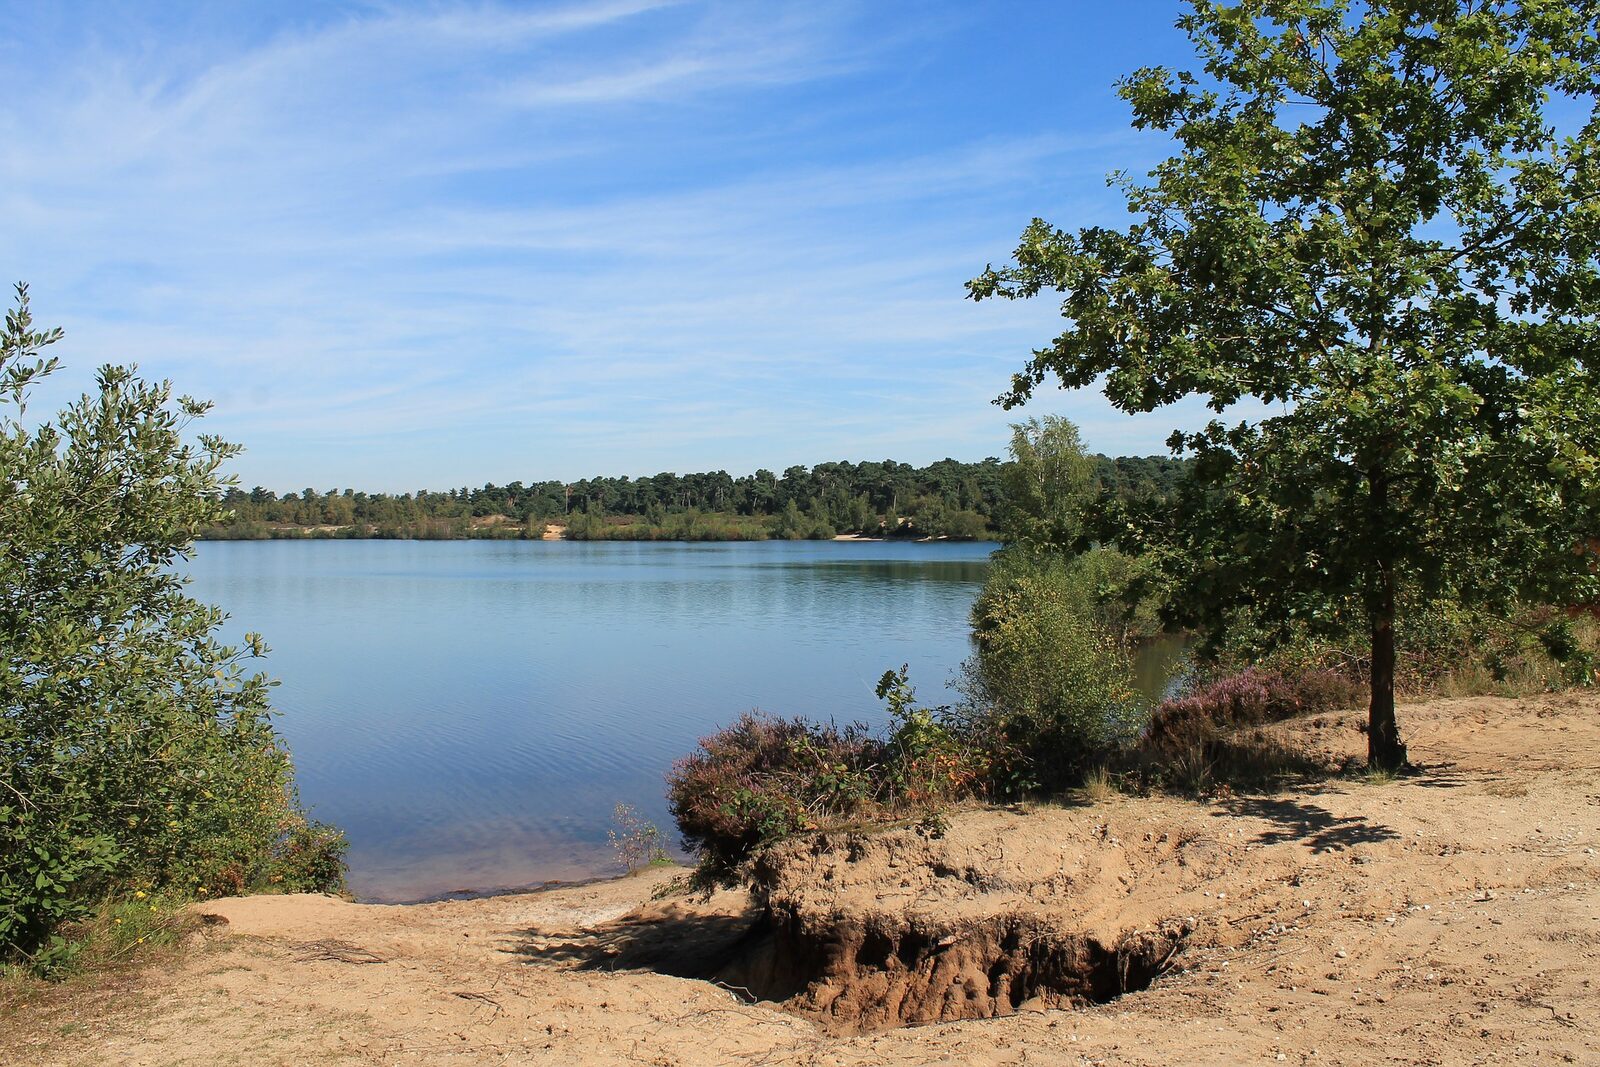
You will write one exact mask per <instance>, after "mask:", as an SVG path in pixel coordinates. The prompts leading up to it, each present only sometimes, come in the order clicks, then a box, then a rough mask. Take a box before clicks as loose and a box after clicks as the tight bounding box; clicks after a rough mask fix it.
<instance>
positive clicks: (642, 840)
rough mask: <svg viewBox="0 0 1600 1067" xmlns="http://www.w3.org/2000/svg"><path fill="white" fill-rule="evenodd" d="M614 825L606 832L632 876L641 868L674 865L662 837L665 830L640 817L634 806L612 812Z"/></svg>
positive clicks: (613, 848) (615, 809)
mask: <svg viewBox="0 0 1600 1067" xmlns="http://www.w3.org/2000/svg"><path fill="white" fill-rule="evenodd" d="M611 821H612V823H613V824H614V825H613V827H612V828H611V829H610V830H607V831H606V837H608V838H609V839H610V841H611V848H612V850H613V851H615V852H616V854H617V862H618V863H620V864H622V866H623V868H624V869H626V870H627V872H628V873H629V874H632V873H633V872H634V871H637V870H638V869H639V868H641V867H650V866H654V865H656V864H659V863H667V862H670V859H671V857H669V856H668V855H667V846H666V845H665V844H664V843H663V841H662V837H661V828H660V827H659V826H657V825H656V824H655V823H653V822H651V821H650V820H648V819H646V818H645V817H644V816H642V815H640V814H639V812H638V811H637V810H636V809H635V808H634V806H633V805H632V804H618V805H617V806H616V807H615V808H613V809H611Z"/></svg>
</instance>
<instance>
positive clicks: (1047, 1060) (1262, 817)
mask: <svg viewBox="0 0 1600 1067" xmlns="http://www.w3.org/2000/svg"><path fill="white" fill-rule="evenodd" d="M1597 712H1600V696H1596V695H1594V694H1581V695H1562V696H1555V697H1545V698H1535V699H1529V700H1521V701H1514V700H1504V699H1495V698H1468V699H1459V700H1449V701H1437V702H1433V703H1430V704H1425V705H1415V706H1411V707H1407V708H1403V709H1402V727H1403V728H1404V729H1405V730H1406V740H1407V742H1408V743H1409V745H1410V749H1411V753H1412V758H1413V759H1417V760H1419V761H1421V762H1422V763H1423V764H1424V765H1425V766H1424V770H1423V773H1421V774H1419V775H1417V776H1415V777H1411V778H1403V779H1399V780H1395V781H1389V782H1370V783H1369V782H1365V781H1358V780H1336V781H1329V782H1324V783H1321V784H1316V785H1311V786H1304V787H1299V788H1296V789H1292V790H1285V791H1282V792H1277V793H1271V794H1263V795H1239V796H1224V797H1221V798H1219V799H1216V800H1214V801H1210V802H1206V803H1194V802H1186V801H1180V800H1169V799H1146V800H1141V799H1132V798H1116V799H1112V800H1109V801H1105V802H1102V803H1098V804H1094V805H1086V806H1082V807H1053V806H1047V807H1035V808H1031V809H1028V810H1019V811H993V810H991V811H975V812H968V813H963V814H961V815H959V816H956V817H955V818H953V819H952V821H951V825H950V827H949V830H948V832H947V833H946V834H945V835H944V836H943V837H941V838H928V837H925V836H923V835H920V834H918V833H917V832H915V831H913V830H904V831H896V832H892V833H884V834H878V835H875V836H865V835H850V834H835V835H830V836H827V837H824V838H818V839H811V840H805V841H797V842H793V843H791V844H789V845H787V846H786V847H785V848H783V849H782V850H780V851H779V852H778V853H776V854H775V855H773V856H772V857H770V858H769V859H768V861H767V862H766V863H764V864H763V865H762V868H761V874H762V877H763V879H764V886H765V890H766V892H767V893H768V894H769V895H770V900H771V903H772V908H773V910H772V918H771V920H770V921H766V922H756V921H755V912H754V909H752V908H751V907H750V905H749V900H748V898H746V897H745V896H743V895H740V894H733V893H724V894H719V895H717V896H715V897H713V898H712V899H710V900H709V901H699V900H697V899H693V898H689V897H685V896H673V897H668V898H665V899H662V900H654V901H653V900H651V899H650V896H651V891H652V890H653V889H656V888H658V887H660V886H662V885H663V884H664V883H665V882H666V881H667V880H668V879H669V878H670V877H671V873H670V872H655V873H651V874H647V875H641V876H638V877H634V878H628V879H621V880H617V881H612V882H604V883H598V884H594V885H588V886H577V887H567V888H561V889H555V890H550V891H546V892H542V893H536V894H525V895H520V896H508V897H497V898H490V899H482V900H469V901H452V902H448V903H440V904H428V905H411V906H381V905H360V904H350V903H345V902H342V901H338V900H333V899H330V898H326V897H253V898H242V899H234V900H225V901H217V902H215V903H214V904H211V905H208V906H207V907H205V908H204V909H203V910H204V911H206V912H208V913H210V914H213V915H216V916H220V917H223V918H225V919H226V920H227V923H226V925H222V924H220V923H219V924H216V925H213V926H210V927H207V928H206V929H207V933H206V934H204V935H203V938H204V943H203V945H199V946H197V947H195V948H194V949H193V950H192V951H191V952H190V953H189V954H188V955H187V956H185V957H184V958H183V959H182V960H181V961H180V962H176V963H168V964H166V965H163V966H161V967H157V968H152V969H151V970H149V971H147V972H146V973H145V975H144V976H143V977H142V978H141V979H139V980H138V981H137V983H135V985H134V986H132V987H120V988H117V989H114V990H110V991H105V992H103V993H102V994H101V995H100V996H98V997H87V998H85V997H78V998H77V999H76V1000H74V1001H73V1002H72V1008H71V1009H70V1010H71V1012H72V1013H73V1014H72V1016H71V1017H68V1016H67V1015H64V1014H63V1011H64V1010H66V1009H62V1010H55V1011H52V1010H51V1009H50V1008H49V1007H48V1005H34V1006H31V1007H29V1008H28V1009H26V1011H27V1013H28V1017H27V1018H19V1019H14V1020H12V1021H11V1022H10V1023H8V1024H6V1025H3V1026H0V1063H12V1062H15V1063H19V1064H20V1063H28V1064H61V1065H66V1064H99V1063H127V1064H197V1065H198V1064H219V1063H221V1064H226V1063H235V1064H258V1063H259V1064H275V1063H284V1064H291V1063H292V1064H301V1063H308V1062H311V1063H351V1064H358V1063H359V1064H490V1063H494V1064H499V1063H505V1064H523V1063H536V1064H545V1063H549V1064H557V1063H559V1064H572V1063H595V1064H612V1063H618V1064H620V1063H628V1064H636V1063H649V1064H685V1065H711V1064H747V1063H749V1064H755V1063H761V1064H780V1063H807V1064H819V1065H820V1064H829V1065H833V1064H838V1065H846V1064H862V1065H865V1064H912V1063H938V1064H1023V1063H1030V1064H1041V1063H1043V1064H1058V1063H1059V1064H1086V1063H1119V1064H1121V1063H1127V1064H1167V1063H1185V1064H1193V1063H1216V1064H1233V1063H1255V1062H1261V1063H1275V1062H1292V1063H1312V1064H1324V1063H1352V1064H1355V1063H1412V1064H1424V1063H1426V1064H1434V1063H1446V1064H1456V1063H1460V1064H1467V1063H1506V1062H1573V1063H1600V1051H1597V1050H1596V1043H1597V1035H1600V1026H1597V1024H1596V1022H1595V1020H1596V1019H1600V985H1597V983H1600V856H1597V850H1600V775H1597V773H1596V772H1597V771H1600V715H1597ZM1353 722H1354V720H1353V717H1350V716H1326V717H1322V718H1320V719H1318V720H1313V721H1310V722H1305V723H1300V724H1295V725H1294V726H1293V727H1291V728H1289V730H1288V731H1286V732H1289V733H1292V734H1293V735H1294V736H1295V737H1297V738H1300V739H1302V740H1305V739H1312V740H1313V741H1314V744H1315V745H1316V746H1317V747H1320V748H1323V749H1325V750H1330V751H1334V752H1337V751H1342V750H1355V749H1357V748H1358V747H1359V745H1360V743H1361V737H1360V735H1359V734H1358V733H1357V732H1356V730H1355V729H1354V726H1353ZM1108 960H1109V961H1110V962H1109V964H1108V963H1107V961H1108ZM1145 972H1148V974H1147V973H1145ZM707 976H711V977H715V978H718V979H719V980H720V981H721V983H722V984H720V985H719V984H716V983H715V982H714V981H709V980H705V978H706V977H707ZM1151 976H1154V981H1153V982H1150V983H1149V984H1148V988H1144V989H1142V990H1138V991H1133V992H1129V993H1127V995H1125V996H1120V997H1118V998H1117V999H1113V1000H1110V1001H1109V1002H1105V1003H1099V1004H1094V1003H1092V1002H1094V1001H1100V1000H1104V998H1105V997H1106V996H1108V995H1111V994H1114V993H1116V992H1117V991H1118V990H1119V989H1121V988H1130V989H1137V987H1139V986H1141V985H1144V984H1146V983H1145V980H1146V979H1147V978H1149V977H1151ZM734 987H743V988H734ZM752 992H754V993H756V994H766V995H769V996H775V997H777V996H782V997H785V998H787V999H786V1003H785V1004H783V1005H781V1006H780V1005H778V1004H774V1003H765V1002H763V1003H751V1002H750V996H749V994H750V993H752ZM1053 1008H1061V1009H1063V1010H1051V1009H1053ZM984 1016H997V1017H994V1018H983V1017H984ZM933 1020H962V1021H933ZM904 1022H928V1023H930V1024H929V1025H921V1026H910V1027H905V1026H898V1025H896V1024H900V1023H904Z"/></svg>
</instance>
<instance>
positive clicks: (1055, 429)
mask: <svg viewBox="0 0 1600 1067" xmlns="http://www.w3.org/2000/svg"><path fill="white" fill-rule="evenodd" d="M1001 471H1002V473H1001V484H1002V486H1003V487H1004V489H1005V507H1004V509H1003V510H1002V512H1001V518H1002V521H1001V532H1002V534H1003V535H1004V537H1005V540H1006V543H1007V544H1012V545H1019V546H1021V547H1022V548H1025V549H1055V550H1057V551H1061V552H1068V553H1071V552H1081V551H1083V550H1084V549H1085V548H1087V547H1088V545H1089V541H1090V531H1089V523H1088V513H1089V511H1090V509H1091V507H1092V506H1093V504H1094V500H1095V496H1096V486H1095V461H1094V459H1093V458H1092V457H1091V456H1089V455H1088V454H1087V453H1085V452H1084V450H1083V442H1082V440H1081V439H1080V438H1079V436H1078V428H1077V427H1076V426H1074V425H1073V424H1072V423H1071V422H1070V421H1069V420H1067V419H1064V418H1061V417H1060V416H1058V415H1046V416H1045V417H1044V418H1042V419H1038V418H1035V419H1029V420H1028V421H1027V422H1019V423H1014V424H1013V425H1012V427H1011V462H1009V463H1007V464H1006V465H1005V466H1004V467H1003V468H1001Z"/></svg>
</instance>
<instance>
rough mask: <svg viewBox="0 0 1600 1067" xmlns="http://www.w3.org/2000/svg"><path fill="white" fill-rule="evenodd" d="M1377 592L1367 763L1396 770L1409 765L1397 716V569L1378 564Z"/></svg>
mask: <svg viewBox="0 0 1600 1067" xmlns="http://www.w3.org/2000/svg"><path fill="white" fill-rule="evenodd" d="M1378 570H1379V576H1378V583H1379V588H1378V595H1377V597H1376V600H1375V603H1374V605H1373V608H1372V611H1371V619H1372V703H1371V704H1370V706H1369V709H1368V714H1367V766H1368V767H1371V768H1373V769H1374V770H1385V771H1397V770H1399V769H1400V768H1402V767H1404V766H1405V765H1406V746H1405V745H1403V744H1401V743H1400V727H1399V726H1398V725H1397V724H1396V723H1395V720H1394V572H1393V571H1392V570H1391V569H1390V568H1389V566H1388V565H1387V564H1386V563H1385V564H1380V565H1379V568H1378Z"/></svg>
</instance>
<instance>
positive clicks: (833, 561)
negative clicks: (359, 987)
mask: <svg viewBox="0 0 1600 1067" xmlns="http://www.w3.org/2000/svg"><path fill="white" fill-rule="evenodd" d="M992 547H993V546H991V545H986V544H905V543H884V542H859V543H850V542H775V541H774V542H760V543H754V544H705V545H699V544H696V545H683V544H626V543H576V542H559V541H558V542H537V541H535V542H524V541H252V542H207V543H203V544H201V545H199V546H198V548H197V550H196V555H195V558H194V560H193V561H192V562H191V563H190V565H189V572H190V574H191V576H192V578H193V584H192V586H191V592H192V593H193V594H194V595H195V596H197V597H199V598H200V599H202V600H206V601H208V602H210V603H214V604H218V605H220V606H221V607H222V608H224V609H225V610H226V611H228V612H230V613H231V614H232V615H233V620H232V621H230V623H229V624H228V630H229V633H230V634H232V635H235V636H237V635H238V634H242V633H243V632H244V631H245V630H255V631H257V632H259V633H261V634H262V635H263V636H264V637H265V639H266V641H267V643H268V645H270V646H271V647H272V650H273V651H272V654H271V655H270V656H269V657H268V659H267V661H266V662H267V670H268V672H269V673H270V674H272V675H273V676H274V677H277V678H279V679H280V680H281V682H282V684H281V685H280V686H279V688H278V689H277V690H275V692H274V697H273V703H274V704H275V706H276V707H277V708H278V709H279V711H280V713H281V714H280V717H279V719H278V726H279V729H280V730H281V732H282V734H283V735H284V737H285V738H286V740H287V741H288V743H289V747H290V749H291V750H292V751H293V753H294V757H295V765H296V767H297V769H298V778H299V783H300V790H301V794H302V797H303V799H304V801H305V802H306V804H307V805H308V806H309V807H310V808H311V810H312V813H313V814H314V815H315V816H316V817H318V818H321V819H325V820H327V821H329V822H333V823H337V824H338V825H340V826H342V827H344V829H345V830H346V832H347V833H348V834H349V836H350V841H351V849H350V856H349V858H350V883H351V888H352V890H353V891H354V892H355V893H357V894H358V895H360V896H362V897H364V898H367V899H377V900H407V899H417V898H421V897H426V896H432V895H436V894H441V893H446V892H450V891H454V890H470V889H488V888H495V887H504V886H518V885H527V884H530V883H533V882H538V881H544V880H549V879H571V878H582V877H588V876H592V875H596V874H604V873H610V872H612V871H614V870H615V869H616V865H615V860H614V857H613V854H612V852H611V849H610V846H609V844H608V842H607V839H606V831H607V829H609V828H610V826H611V818H612V815H611V813H612V810H613V808H614V807H615V806H616V805H617V804H618V803H626V804H631V805H633V806H634V807H636V808H637V809H638V810H639V811H640V812H641V813H642V814H643V815H644V816H645V817H646V818H649V819H651V820H652V821H654V822H656V823H657V824H658V825H659V826H661V827H662V828H663V829H664V830H667V831H668V834H669V837H670V839H671V840H672V841H673V842H674V843H675V842H676V839H677V838H676V834H675V833H674V832H673V831H672V829H671V820H670V818H669V817H668V815H667V812H666V804H665V800H664V797H663V793H664V785H663V781H662V775H663V774H664V773H665V772H666V771H667V769H668V768H669V767H670V766H671V764H672V761H673V760H675V759H677V758H678V757H680V756H682V755H684V754H686V753H688V752H689V751H690V750H691V749H692V748H693V747H694V744H695V742H696V740H697V739H698V738H700V737H702V736H704V735H705V734H707V733H709V732H711V731H713V730H715V729H716V728H718V727H719V726H722V725H724V724H726V723H729V722H731V721H732V720H733V719H735V718H737V717H738V716H739V715H740V714H741V713H743V712H745V711H748V710H750V709H752V708H761V709H763V710H766V711H770V712H773V713H776V714H783V715H794V714H803V715H806V716H809V717H812V718H819V719H828V718H832V719H834V720H836V721H838V722H841V723H844V722H851V721H856V720H863V721H867V722H869V723H874V724H876V723H879V722H881V721H882V719H883V715H882V708H881V705H880V704H879V702H878V701H877V699H876V698H875V696H874V695H873V687H874V686H875V685H876V684H877V681H878V678H879V677H880V676H881V675H882V674H883V672H884V671H885V670H888V669H890V668H894V667H898V666H899V665H900V664H902V663H909V664H910V666H911V678H912V681H913V683H914V684H916V685H917V686H918V689H919V692H920V695H921V696H922V698H923V699H924V700H925V701H927V702H930V703H944V702H947V701H948V700H949V698H950V697H951V695H952V694H950V693H949V691H948V690H947V689H946V688H945V684H946V682H947V681H948V679H949V678H950V677H951V675H952V673H953V672H954V670H955V668H956V667H957V665H958V664H959V663H960V662H961V660H963V659H964V658H965V657H966V656H967V654H968V647H969V646H968V637H967V633H968V631H967V611H968V609H969V607H970V606H971V603H972V600H973V597H974V596H975V595H976V594H977V592H978V589H979V586H980V585H981V584H982V581H983V578H984V575H985V573H986V571H987V558H988V555H989V552H990V550H991V549H992Z"/></svg>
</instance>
